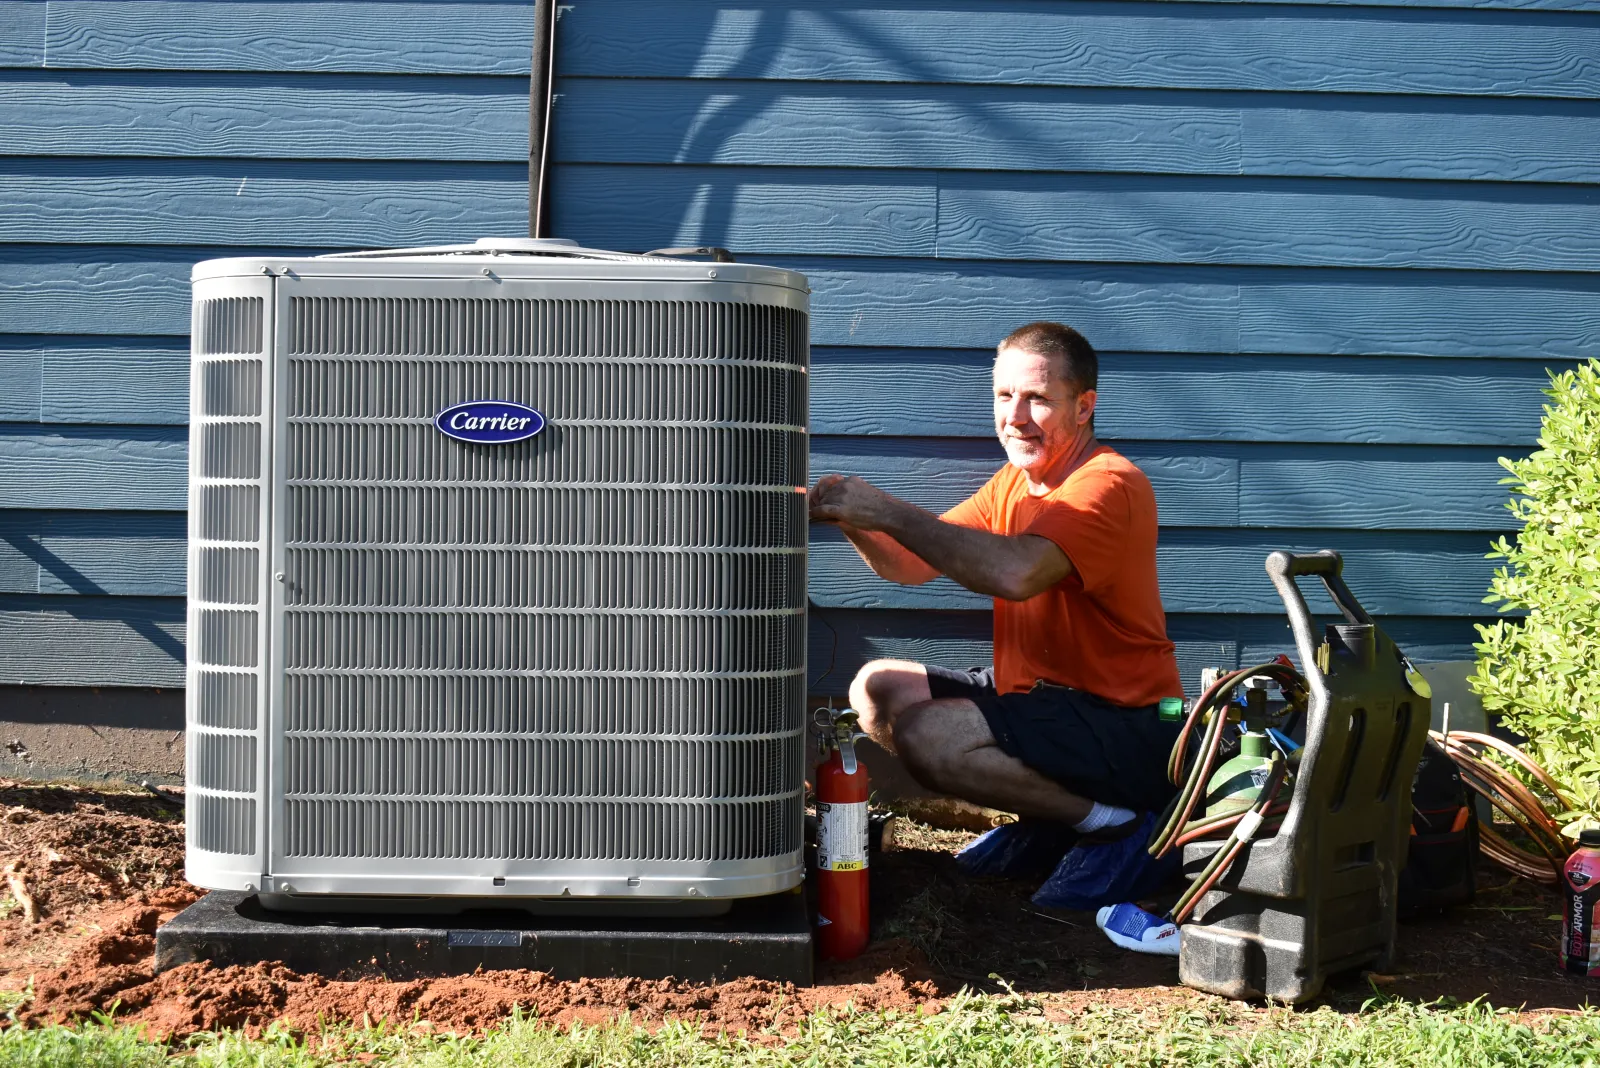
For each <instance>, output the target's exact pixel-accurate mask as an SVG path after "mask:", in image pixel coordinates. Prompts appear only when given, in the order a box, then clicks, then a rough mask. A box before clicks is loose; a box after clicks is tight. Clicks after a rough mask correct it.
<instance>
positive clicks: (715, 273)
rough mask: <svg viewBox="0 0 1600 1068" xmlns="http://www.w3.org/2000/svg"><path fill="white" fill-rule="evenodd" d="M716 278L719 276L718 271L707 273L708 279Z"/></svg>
mask: <svg viewBox="0 0 1600 1068" xmlns="http://www.w3.org/2000/svg"><path fill="white" fill-rule="evenodd" d="M716 276H717V272H716V271H707V272H706V277H707V278H715V277H716Z"/></svg>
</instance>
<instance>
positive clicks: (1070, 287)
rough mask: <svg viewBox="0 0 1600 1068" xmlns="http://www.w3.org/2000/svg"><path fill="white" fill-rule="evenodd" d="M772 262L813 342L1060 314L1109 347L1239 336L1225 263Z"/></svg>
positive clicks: (955, 338)
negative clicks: (806, 307)
mask: <svg viewBox="0 0 1600 1068" xmlns="http://www.w3.org/2000/svg"><path fill="white" fill-rule="evenodd" d="M779 262H780V263H782V264H783V265H787V266H794V267H795V268H797V269H798V270H801V271H803V272H805V274H806V275H807V277H808V278H809V279H810V281H811V290H812V299H811V307H812V316H811V340H812V343H813V344H817V345H874V346H876V345H907V346H918V347H941V348H942V347H951V348H954V347H973V348H977V347H985V346H988V345H993V344H994V343H995V341H996V340H998V339H999V338H1002V337H1004V336H1005V335H1006V334H1008V333H1010V332H1011V330H1013V329H1015V328H1016V327H1017V326H1018V325H1020V324H1022V323H1025V322H1028V321H1030V320H1034V319H1056V320H1060V321H1063V322H1069V323H1072V324H1073V325H1074V326H1076V327H1077V328H1078V329H1080V330H1082V331H1083V332H1084V334H1085V335H1086V336H1088V338H1089V339H1090V340H1091V341H1093V342H1094V344H1095V345H1096V346H1098V347H1100V348H1105V349H1116V350H1122V351H1138V352H1170V351H1185V352H1234V351H1237V349H1238V347H1239V309H1238V302H1239V276H1238V275H1235V274H1230V273H1228V269H1226V268H1211V269H1209V270H1207V269H1201V268H1189V269H1187V270H1179V269H1177V268H1140V267H1122V266H1108V267H1102V266H1089V265H1081V264H1007V265H997V264H992V263H986V264H959V265H958V264H955V263H951V264H944V263H940V262H932V263H917V262H915V261H896V260H868V259H861V260H855V261H851V260H845V259H825V260H815V261H808V260H804V259H799V258H781V259H780V260H779ZM1180 336H1181V337H1183V338H1184V339H1186V341H1187V342H1188V343H1187V344H1185V345H1183V346H1182V347H1181V349H1179V348H1176V347H1175V346H1174V342H1176V341H1177V340H1178V338H1179V337H1180ZM1280 351H1294V350H1293V349H1292V348H1289V349H1284V350H1280Z"/></svg>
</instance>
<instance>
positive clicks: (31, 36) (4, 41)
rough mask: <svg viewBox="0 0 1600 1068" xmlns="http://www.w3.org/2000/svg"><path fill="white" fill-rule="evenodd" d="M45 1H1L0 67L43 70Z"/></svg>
mask: <svg viewBox="0 0 1600 1068" xmlns="http://www.w3.org/2000/svg"><path fill="white" fill-rule="evenodd" d="M44 28H45V5H44V0H0V67H42V66H44Z"/></svg>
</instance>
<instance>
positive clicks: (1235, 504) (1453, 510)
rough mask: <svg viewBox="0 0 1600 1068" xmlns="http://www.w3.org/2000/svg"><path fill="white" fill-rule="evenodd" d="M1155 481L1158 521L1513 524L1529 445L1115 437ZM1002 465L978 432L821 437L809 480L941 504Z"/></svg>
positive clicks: (1377, 526) (1408, 526)
mask: <svg viewBox="0 0 1600 1068" xmlns="http://www.w3.org/2000/svg"><path fill="white" fill-rule="evenodd" d="M1110 444H1111V445H1113V447H1115V448H1116V449H1117V451H1118V452H1120V453H1122V454H1123V455H1124V456H1126V457H1128V459H1130V460H1132V461H1133V462H1134V463H1136V464H1138V465H1139V467H1140V469H1141V470H1143V471H1144V473H1145V474H1146V476H1148V477H1149V479H1150V483H1151V485H1152V487H1153V488H1154V489H1155V494H1156V502H1157V506H1158V508H1159V515H1160V518H1161V523H1162V525H1163V526H1171V527H1232V526H1242V527H1261V528H1273V529H1275V528H1294V527H1316V528H1323V529H1330V530H1421V531H1427V530H1437V531H1446V530H1452V531H1482V530H1502V529H1505V528H1506V527H1507V526H1509V525H1510V522H1509V518H1508V517H1509V513H1508V512H1507V511H1506V509H1505V502H1506V490H1505V488H1504V487H1503V486H1501V485H1500V484H1499V480H1500V478H1501V477H1503V476H1504V472H1503V471H1502V470H1501V468H1500V465H1499V462H1498V458H1499V456H1500V455H1501V454H1502V453H1503V452H1509V453H1510V454H1511V455H1513V456H1520V455H1524V454H1525V453H1526V451H1527V450H1502V449H1484V448H1465V447H1463V448H1430V447H1424V446H1406V447H1396V446H1361V445H1276V444H1259V445H1238V444H1228V443H1221V442H1218V443H1212V444H1210V445H1207V446H1205V447H1204V448H1203V449H1199V448H1196V447H1194V446H1190V447H1188V448H1185V447H1184V445H1183V444H1182V443H1181V442H1160V441H1114V442H1111V443H1110ZM1003 463H1005V458H1004V455H1003V454H1002V453H1001V451H1000V446H999V443H998V442H995V441H993V440H992V439H991V440H988V441H984V440H979V439H975V438H969V439H958V438H874V437H827V436H821V435H819V436H816V437H813V438H812V443H811V474H812V477H813V478H816V477H819V476H821V475H823V474H826V473H829V472H837V473H840V474H845V475H859V476H861V477H862V478H865V479H867V480H868V481H870V482H872V483H873V484H874V485H877V486H880V487H882V488H883V489H885V490H887V491H889V492H890V493H893V494H895V495H896V496H898V497H903V498H904V499H906V500H908V501H911V502H912V503H913V504H917V505H919V506H921V507H923V508H927V509H929V510H931V511H935V512H943V511H945V510H946V509H948V508H951V507H953V506H954V505H956V504H957V503H959V502H960V501H961V500H963V499H965V498H966V497H968V496H970V495H971V494H972V493H974V492H976V491H977V489H978V487H980V486H982V485H983V484H984V482H986V481H987V480H988V479H989V477H990V476H991V475H993V474H994V473H995V471H996V470H998V469H999V468H1000V466H1001V465H1002V464H1003Z"/></svg>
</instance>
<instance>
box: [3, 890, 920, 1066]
mask: <svg viewBox="0 0 1600 1068" xmlns="http://www.w3.org/2000/svg"><path fill="white" fill-rule="evenodd" d="M162 915H163V910H161V909H160V908H157V907H154V906H150V907H142V908H131V909H129V910H127V911H125V912H124V913H123V914H121V915H120V916H119V917H118V918H117V919H116V920H115V921H114V922H113V923H111V924H109V925H108V926H107V928H106V930H105V932H104V933H103V934H101V935H100V936H98V937H97V938H95V939H93V940H92V941H91V942H89V943H86V944H85V945H83V946H82V947H80V949H79V950H78V952H76V953H75V954H74V955H73V956H72V958H71V959H70V960H69V961H68V962H67V963H66V965H65V966H64V967H62V968H60V969H59V970H57V971H55V972H53V973H51V974H49V975H47V976H43V977H41V979H40V981H39V983H38V986H37V988H36V995H35V999H34V1001H33V1003H32V1004H31V1005H30V1006H29V1007H28V1010H27V1012H26V1013H25V1014H24V1016H23V1019H24V1021H25V1022H27V1023H34V1024H38V1023H48V1022H58V1021H62V1020H68V1019H72V1018H77V1017H83V1016H86V1015H88V1014H89V1013H90V1012H92V1011H93V1010H95V1009H103V1008H105V1007H106V1006H108V1005H110V1004H111V1003H112V1002H113V1001H118V1002H120V1006H119V1011H118V1015H119V1018H120V1019H122V1020H124V1021H125V1022H130V1023H137V1024H143V1025H145V1027H146V1029H147V1031H148V1032H149V1033H151V1034H156V1035H167V1036H172V1037H177V1038H181V1037H183V1036H185V1035H189V1034H193V1033H194V1032H196V1031H207V1030H215V1029H218V1028H241V1029H244V1030H246V1031H250V1032H258V1031H259V1030H260V1029H261V1028H262V1027H264V1026H266V1025H267V1024H270V1023H272V1022H274V1021H282V1022H284V1023H286V1024H289V1025H290V1026H292V1027H295V1028H297V1029H302V1030H315V1029H316V1028H317V1027H318V1026H320V1025H321V1023H322V1022H323V1021H333V1020H361V1019H363V1018H365V1019H370V1020H380V1019H387V1020H391V1021H396V1022H402V1023H406V1022H410V1021H413V1020H416V1021H421V1025H422V1026H427V1027H431V1028H434V1029H436V1030H440V1031H455V1032H458V1033H461V1032H470V1031H480V1030H482V1029H484V1028H486V1027H489V1026H491V1025H493V1024H495V1023H497V1022H498V1021H500V1020H502V1019H504V1018H505V1017H506V1016H508V1015H510V1013H511V1011H512V1009H513V1008H514V1007H518V1006H520V1007H521V1008H522V1010H523V1011H525V1012H530V1013H535V1014H537V1015H538V1016H539V1018H540V1019H542V1020H547V1021H552V1022H556V1023H561V1024H567V1023H573V1022H582V1023H586V1024H597V1023H602V1022H604V1021H607V1020H610V1019H613V1018H614V1017H616V1016H617V1015H618V1014H620V1013H624V1012H626V1013H629V1014H630V1015H632V1016H633V1017H634V1018H635V1019H638V1020H640V1021H643V1022H657V1021H662V1020H666V1019H668V1018H672V1019H680V1020H691V1021H694V1022H697V1023H699V1024H701V1025H702V1026H704V1027H705V1028H706V1029H707V1030H708V1031H720V1030H730V1031H738V1030H745V1031H758V1030H762V1029H764V1028H768V1027H773V1026H778V1027H782V1026H785V1025H787V1024H792V1023H796V1022H798V1021H799V1020H800V1019H801V1018H802V1017H803V1016H805V1015H806V1014H807V1013H809V1012H811V1011H812V1010H814V1009H816V1008H819V1007H821V1006H823V1005H843V1004H845V1003H847V1002H850V1003H853V1004H855V1005H856V1006H857V1007H859V1008H866V1009H890V1008H897V1009H912V1008H915V1007H917V1006H919V1005H920V1006H923V1007H924V1010H925V1011H934V1012H936V1011H938V1008H939V993H940V991H939V988H938V986H937V984H936V983H935V982H933V981H932V980H931V979H928V978H916V977H915V976H916V973H917V972H918V971H924V972H925V971H926V968H925V966H923V967H919V964H920V962H919V961H918V959H917V956H918V955H917V954H916V953H915V951H914V950H910V949H909V948H908V947H906V946H905V945H903V944H901V943H896V944H893V945H888V946H880V947H877V948H876V950H875V953H874V959H875V960H876V962H877V963H878V964H879V965H883V966H884V967H883V970H882V971H880V972H878V973H876V974H871V975H868V974H867V973H868V972H870V971H871V967H872V965H871V964H870V963H869V962H868V961H867V960H866V959H863V960H861V961H857V962H853V969H852V970H853V971H854V972H855V973H857V974H855V975H853V976H851V977H850V978H859V980H860V981H857V982H848V981H846V982H837V983H828V984H824V985H821V986H815V987H796V986H794V985H793V984H788V983H774V982H768V981H766V980H760V979H739V980H735V981H733V982H727V983H715V984H700V983H680V982H677V981H675V980H672V979H660V980H652V979H627V978H619V979H579V980H570V981H563V980H558V979H554V978H552V977H551V976H549V975H548V974H546V973H544V972H526V971H492V972H484V971H480V972H477V973H475V974H473V975H464V976H450V977H446V978H439V979H416V980H411V981H409V982H393V981H385V980H372V979H363V980H336V979H326V978H323V977H321V976H316V975H298V974H296V973H295V972H292V971H290V970H289V969H288V968H285V967H283V966H282V965H281V964H275V963H264V964H257V965H253V966H251V967H229V968H214V967H212V966H210V965H208V964H185V965H181V966H179V967H177V968H174V969H172V970H171V971H168V972H164V973H162V974H161V975H159V976H154V975H152V974H151V969H150V957H151V954H152V953H153V951H154V948H155V929H156V925H157V923H158V922H159V921H160V920H161V918H162Z"/></svg>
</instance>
